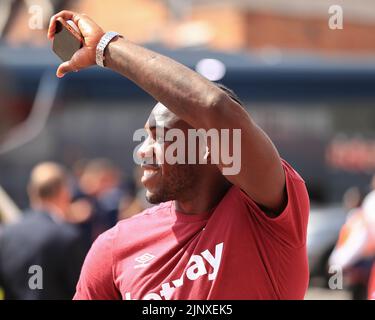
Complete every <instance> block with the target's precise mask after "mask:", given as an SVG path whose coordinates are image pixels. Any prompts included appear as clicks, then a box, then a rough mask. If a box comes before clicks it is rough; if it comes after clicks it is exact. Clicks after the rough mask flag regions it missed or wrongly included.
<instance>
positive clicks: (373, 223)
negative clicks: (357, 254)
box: [363, 175, 375, 300]
mask: <svg viewBox="0 0 375 320" xmlns="http://www.w3.org/2000/svg"><path fill="white" fill-rule="evenodd" d="M371 188H372V190H371V191H370V193H369V194H368V195H367V196H366V198H365V199H364V200H363V210H364V213H365V216H366V219H367V221H369V225H370V227H369V232H370V236H371V239H372V240H373V241H374V242H375V175H374V176H373V177H372V180H371ZM373 254H374V259H373V261H375V249H374V252H373ZM368 299H371V300H375V263H373V264H372V271H371V275H370V279H369V284H368Z"/></svg>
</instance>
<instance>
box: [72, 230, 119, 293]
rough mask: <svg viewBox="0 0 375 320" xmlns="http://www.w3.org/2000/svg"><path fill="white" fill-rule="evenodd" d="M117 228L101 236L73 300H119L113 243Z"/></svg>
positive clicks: (83, 270) (91, 252)
mask: <svg viewBox="0 0 375 320" xmlns="http://www.w3.org/2000/svg"><path fill="white" fill-rule="evenodd" d="M115 231H116V227H114V228H112V229H110V230H108V231H106V232H105V233H103V234H102V235H100V236H99V237H98V238H97V240H96V241H95V242H94V243H93V245H92V247H91V249H90V250H89V253H88V254H87V256H86V258H85V262H84V263H83V267H82V270H81V275H80V278H79V281H78V284H77V287H76V293H75V295H74V298H73V300H119V299H121V295H120V293H119V292H118V290H117V288H116V286H115V283H114V280H113V272H112V270H113V258H112V257H113V252H112V251H113V241H114V237H115Z"/></svg>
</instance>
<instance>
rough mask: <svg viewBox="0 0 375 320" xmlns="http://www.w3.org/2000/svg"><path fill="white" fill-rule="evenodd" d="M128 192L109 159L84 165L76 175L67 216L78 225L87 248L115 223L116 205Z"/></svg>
mask: <svg viewBox="0 0 375 320" xmlns="http://www.w3.org/2000/svg"><path fill="white" fill-rule="evenodd" d="M130 193H131V192H130V190H129V188H127V186H124V184H123V178H122V174H121V171H120V169H119V168H118V167H117V166H116V165H115V164H113V163H112V162H111V161H110V160H108V159H92V160H88V161H86V162H85V164H84V165H83V167H82V168H81V169H80V173H79V176H78V182H77V187H76V190H75V194H74V195H73V199H74V201H73V203H72V206H71V213H72V216H73V217H74V218H75V221H76V222H80V225H81V227H82V229H83V230H84V232H85V234H86V238H87V241H88V242H89V245H91V243H92V242H93V241H94V240H95V239H96V238H97V237H98V235H100V234H101V233H103V232H104V231H106V230H108V229H109V228H112V227H113V226H114V225H115V224H116V223H117V221H118V218H119V207H120V203H121V201H125V199H129V198H131V195H130Z"/></svg>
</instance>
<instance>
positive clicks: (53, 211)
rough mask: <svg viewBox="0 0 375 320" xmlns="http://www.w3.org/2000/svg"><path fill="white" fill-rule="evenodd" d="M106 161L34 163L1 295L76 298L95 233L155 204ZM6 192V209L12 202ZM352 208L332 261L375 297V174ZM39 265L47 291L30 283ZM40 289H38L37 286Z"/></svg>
mask: <svg viewBox="0 0 375 320" xmlns="http://www.w3.org/2000/svg"><path fill="white" fill-rule="evenodd" d="M140 178H141V169H140V167H136V168H135V169H134V172H133V173H132V176H130V177H129V176H128V177H126V176H125V175H124V174H123V172H122V170H121V169H120V168H119V167H117V166H116V165H115V164H114V163H112V162H111V161H110V160H108V159H92V160H80V161H78V162H76V163H75V164H74V165H73V166H72V167H71V168H69V169H68V168H65V167H63V166H62V165H60V164H58V163H54V162H44V163H40V164H38V165H36V166H35V167H34V168H33V170H32V171H31V173H30V178H29V183H28V185H27V186H25V190H26V191H27V194H28V198H29V208H28V209H27V210H25V211H24V212H22V214H21V215H20V218H19V219H18V221H16V222H13V223H4V221H3V223H1V220H0V299H1V298H6V299H22V300H23V299H71V298H72V297H73V295H74V292H75V285H76V283H77V281H78V278H79V274H80V270H81V266H82V264H83V261H84V258H85V256H86V254H87V252H88V250H89V249H90V247H91V245H92V243H93V242H94V241H95V239H96V238H97V237H98V236H99V235H100V234H101V233H103V232H105V231H106V230H108V229H110V228H112V227H113V226H115V225H116V223H117V222H118V221H119V220H123V219H128V218H130V217H132V216H133V215H135V214H137V213H140V212H141V211H143V210H144V209H146V208H147V207H149V206H150V204H149V203H148V202H147V201H146V198H145V189H144V188H143V186H142V184H141V183H140V180H141V179H140ZM4 202H6V199H4V198H2V197H0V217H1V216H2V215H3V214H1V213H4V212H1V211H4V210H6V208H9V207H10V206H9V204H8V205H7V204H6V203H4ZM343 209H344V211H345V212H346V214H347V217H346V221H345V223H344V225H343V227H342V229H341V231H340V234H339V237H338V240H337V243H336V246H335V248H334V250H333V252H332V254H331V256H330V258H329V262H328V264H329V265H328V267H330V268H332V267H333V268H334V270H338V268H339V269H340V270H342V272H343V276H344V283H345V286H346V287H347V288H348V287H350V290H351V292H352V294H353V298H354V299H367V298H370V299H375V264H374V262H375V176H374V177H373V179H372V183H371V191H370V192H368V191H364V190H361V189H360V188H358V187H352V188H349V189H348V190H347V192H346V193H345V194H344V197H343ZM33 266H41V267H42V272H43V276H42V278H43V283H41V287H42V288H41V289H40V288H37V289H35V288H34V289H32V287H33V286H35V285H36V284H37V283H34V284H33V283H30V281H34V282H35V279H34V280H33V276H34V274H33V272H32V270H31V269H30V268H31V267H33ZM39 289H40V290H39Z"/></svg>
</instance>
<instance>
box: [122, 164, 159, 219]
mask: <svg viewBox="0 0 375 320" xmlns="http://www.w3.org/2000/svg"><path fill="white" fill-rule="evenodd" d="M142 175H143V169H142V168H141V167H139V166H137V167H135V168H134V170H133V179H134V183H135V188H136V190H135V196H134V197H129V196H125V197H123V198H122V199H121V202H120V208H119V220H122V219H128V218H130V217H132V216H134V215H135V214H137V213H140V212H142V211H143V210H145V209H147V208H150V207H152V204H151V203H149V202H148V201H147V199H146V193H147V190H146V188H145V187H144V185H143V184H142V182H141V179H142Z"/></svg>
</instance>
